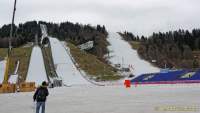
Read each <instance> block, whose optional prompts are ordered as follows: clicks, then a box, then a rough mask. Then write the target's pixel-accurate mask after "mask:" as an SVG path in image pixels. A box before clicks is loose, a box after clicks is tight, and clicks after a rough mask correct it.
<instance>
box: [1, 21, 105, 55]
mask: <svg viewBox="0 0 200 113" xmlns="http://www.w3.org/2000/svg"><path fill="white" fill-rule="evenodd" d="M40 24H45V25H46V26H47V28H48V34H49V35H50V36H53V37H56V38H58V39H59V40H62V41H69V42H71V43H73V44H75V45H80V44H83V43H85V42H87V41H94V48H92V49H91V50H88V52H90V53H92V54H94V55H96V56H98V58H100V59H101V58H103V56H104V54H106V53H108V50H107V45H108V42H107V40H106V38H107V35H108V33H107V31H106V28H105V26H104V25H103V26H101V25H97V26H91V25H82V24H79V23H71V22H62V23H59V24H58V23H52V22H45V21H28V22H25V23H23V24H19V25H18V26H16V25H14V27H13V29H14V30H13V34H14V36H13V38H11V41H12V46H13V47H19V46H22V45H23V44H26V43H27V42H34V41H35V36H36V35H37V36H38V37H39V40H40V37H41V30H40ZM10 27H11V25H10V24H9V25H3V26H2V27H1V28H0V48H7V47H8V41H9V34H10Z"/></svg>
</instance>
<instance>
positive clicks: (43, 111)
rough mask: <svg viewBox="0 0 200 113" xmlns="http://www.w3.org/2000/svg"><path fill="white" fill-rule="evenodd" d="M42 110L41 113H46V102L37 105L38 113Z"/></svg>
mask: <svg viewBox="0 0 200 113" xmlns="http://www.w3.org/2000/svg"><path fill="white" fill-rule="evenodd" d="M40 108H42V112H41V113H45V102H37V103H36V113H39V112H40Z"/></svg>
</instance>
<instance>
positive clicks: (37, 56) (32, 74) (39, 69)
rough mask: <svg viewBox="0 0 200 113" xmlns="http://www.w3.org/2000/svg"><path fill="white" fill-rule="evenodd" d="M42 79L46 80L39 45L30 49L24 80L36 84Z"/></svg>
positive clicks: (39, 83)
mask: <svg viewBox="0 0 200 113" xmlns="http://www.w3.org/2000/svg"><path fill="white" fill-rule="evenodd" d="M42 81H48V79H47V74H46V69H45V65H44V60H43V55H42V50H41V48H40V47H39V46H35V47H33V50H32V54H31V59H30V63H29V68H28V74H27V78H26V82H35V83H36V85H41V83H42Z"/></svg>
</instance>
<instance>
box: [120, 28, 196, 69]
mask: <svg viewBox="0 0 200 113" xmlns="http://www.w3.org/2000/svg"><path fill="white" fill-rule="evenodd" d="M121 34H123V37H124V39H125V40H127V41H139V42H140V47H139V49H138V54H139V55H140V57H141V58H143V59H145V60H148V61H149V62H152V61H153V62H152V63H153V64H155V65H157V66H158V67H161V68H164V67H167V68H173V67H175V68H189V69H191V68H199V62H200V60H199V59H200V51H199V50H200V29H193V30H192V31H188V30H182V29H180V30H176V31H169V32H163V33H162V32H158V33H153V34H152V35H151V36H149V37H145V36H141V37H139V39H138V36H134V35H133V34H132V33H130V32H124V33H121Z"/></svg>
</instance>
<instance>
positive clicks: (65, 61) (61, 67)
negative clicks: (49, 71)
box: [49, 37, 90, 85]
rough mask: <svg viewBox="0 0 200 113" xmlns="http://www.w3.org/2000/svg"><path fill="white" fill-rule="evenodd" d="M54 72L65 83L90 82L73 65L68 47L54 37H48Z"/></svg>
mask: <svg viewBox="0 0 200 113" xmlns="http://www.w3.org/2000/svg"><path fill="white" fill-rule="evenodd" d="M49 40H50V44H51V49H52V56H53V60H54V64H55V67H56V72H57V74H58V76H60V77H61V78H62V80H63V83H64V84H66V85H82V84H90V83H89V82H88V81H87V80H85V79H84V78H83V77H82V75H81V74H80V72H79V71H78V70H77V68H76V67H75V66H74V64H73V62H72V60H71V58H70V56H69V54H68V52H67V51H68V49H67V48H65V46H64V45H63V44H62V43H61V42H60V41H59V40H58V39H56V38H52V37H49Z"/></svg>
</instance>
